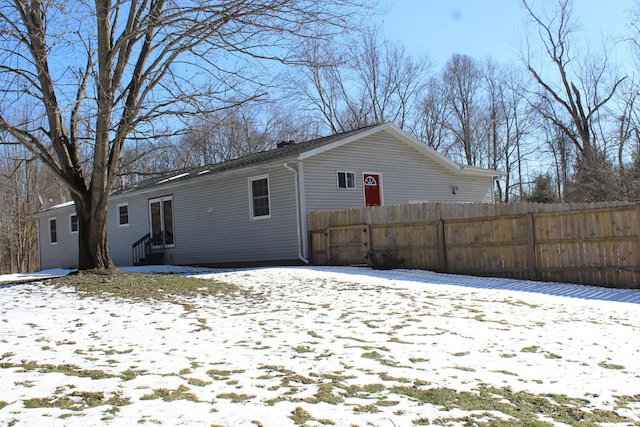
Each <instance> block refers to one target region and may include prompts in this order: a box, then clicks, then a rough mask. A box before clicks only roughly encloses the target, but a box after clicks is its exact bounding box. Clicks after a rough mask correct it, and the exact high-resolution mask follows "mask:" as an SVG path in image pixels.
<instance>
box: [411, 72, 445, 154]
mask: <svg viewBox="0 0 640 427" xmlns="http://www.w3.org/2000/svg"><path fill="white" fill-rule="evenodd" d="M418 114H419V115H418V119H417V123H416V124H415V125H414V129H413V132H412V133H413V134H414V135H415V136H416V138H418V139H420V140H421V141H423V142H424V143H425V144H427V145H428V146H429V147H431V148H434V149H436V150H438V151H442V152H444V153H446V152H448V151H449V148H450V145H449V136H450V135H449V131H448V127H447V123H449V114H450V110H449V108H448V105H447V100H446V97H445V88H444V86H443V83H442V80H440V79H437V78H430V79H429V80H428V81H427V84H426V86H425V88H424V95H423V97H422V101H421V102H420V106H419V110H418Z"/></svg>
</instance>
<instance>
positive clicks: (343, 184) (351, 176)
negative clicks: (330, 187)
mask: <svg viewBox="0 0 640 427" xmlns="http://www.w3.org/2000/svg"><path fill="white" fill-rule="evenodd" d="M338 188H356V174H355V173H354V172H338Z"/></svg>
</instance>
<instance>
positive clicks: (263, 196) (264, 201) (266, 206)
mask: <svg viewBox="0 0 640 427" xmlns="http://www.w3.org/2000/svg"><path fill="white" fill-rule="evenodd" d="M249 194H250V197H251V219H266V218H270V217H271V202H270V201H269V177H268V176H260V177H256V178H250V179H249Z"/></svg>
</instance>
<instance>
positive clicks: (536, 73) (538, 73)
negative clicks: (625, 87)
mask: <svg viewBox="0 0 640 427" xmlns="http://www.w3.org/2000/svg"><path fill="white" fill-rule="evenodd" d="M522 5H523V7H524V9H525V10H526V11H527V13H528V15H529V17H530V18H531V20H532V22H533V24H534V27H535V28H536V30H537V33H538V36H539V38H540V41H541V43H542V48H543V50H544V52H545V54H546V56H547V58H548V59H549V60H550V61H551V65H552V67H553V69H554V70H555V73H554V75H553V76H552V77H545V74H544V73H543V72H542V67H540V68H537V67H536V66H535V65H534V64H533V61H532V58H531V54H530V52H529V53H528V54H527V55H526V57H525V64H526V67H527V69H528V70H529V72H530V73H531V75H532V76H533V78H534V79H535V81H536V82H537V83H538V86H539V88H540V91H539V92H538V94H537V95H538V100H537V101H535V102H532V106H534V107H535V108H536V109H537V111H538V112H539V113H540V114H541V115H542V116H543V117H544V118H545V119H547V120H549V121H551V122H552V123H553V124H554V126H556V127H557V128H558V129H560V130H562V132H564V134H565V135H566V137H567V138H568V139H569V140H570V141H571V142H572V143H573V145H574V147H575V148H576V149H577V151H578V152H579V153H580V155H581V156H582V157H589V156H591V155H595V153H596V151H597V150H596V149H595V148H596V147H595V139H594V135H593V132H592V126H593V120H594V117H595V116H596V115H597V114H598V112H599V111H600V110H601V108H603V107H604V106H605V104H607V102H609V101H610V100H611V98H612V97H613V95H614V93H615V92H616V89H617V88H618V86H619V85H620V83H621V82H622V81H623V80H624V78H614V79H613V80H612V81H611V82H609V81H608V80H607V77H608V75H607V71H608V69H609V67H610V66H609V64H608V60H607V56H606V53H603V54H602V56H601V57H600V58H599V60H598V61H590V62H588V58H585V62H583V63H584V64H586V66H585V67H584V68H583V70H582V71H584V72H585V73H584V75H580V69H579V68H578V69H577V68H576V66H577V65H578V63H579V58H578V57H577V56H576V55H575V54H574V52H573V51H572V49H571V48H572V36H573V34H574V33H575V32H576V31H577V27H576V25H575V23H574V21H573V17H572V8H571V6H572V2H571V0H555V10H554V12H553V13H552V15H551V16H549V17H545V16H544V15H543V14H542V12H538V11H535V10H534V9H533V7H532V3H531V1H530V0H522ZM574 65H575V66H574ZM558 110H560V111H562V114H557V111H558ZM565 114H566V115H567V116H568V118H569V120H568V121H567V120H565V118H564V115H565Z"/></svg>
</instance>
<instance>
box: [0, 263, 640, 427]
mask: <svg viewBox="0 0 640 427" xmlns="http://www.w3.org/2000/svg"><path fill="white" fill-rule="evenodd" d="M137 270H138V271H140V269H137ZM147 270H148V269H147ZM155 271H156V272H162V273H168V272H174V273H182V274H189V275H195V276H197V277H200V278H202V279H215V280H219V281H224V282H227V283H231V284H235V285H237V286H239V287H240V288H242V289H243V290H245V291H248V292H243V293H240V292H238V293H235V294H231V295H226V296H224V297H199V298H183V299H181V300H180V301H178V302H179V303H178V302H177V303H170V302H158V301H148V302H135V301H123V300H117V299H110V298H87V297H85V298H80V297H79V296H78V295H77V294H76V293H75V292H74V291H73V290H72V289H71V288H65V287H62V288H60V287H53V286H49V285H47V284H46V283H47V282H32V283H23V284H19V285H3V286H0V325H1V328H2V329H1V330H2V332H1V334H0V424H2V425H26V426H29V425H50V426H86V425H100V424H104V425H135V424H146V423H148V424H152V425H167V426H170V425H189V426H191V425H206V426H209V425H220V426H293V425H296V424H302V423H304V422H305V421H306V422H307V424H306V425H322V424H329V423H334V425H337V426H350V425H356V426H367V425H371V426H388V427H391V426H398V427H399V426H410V425H414V424H420V425H432V423H436V422H438V420H440V422H441V420H442V419H448V420H454V421H451V423H453V424H447V425H455V420H458V421H459V424H460V425H462V423H463V421H464V417H465V416H468V415H469V414H471V413H473V411H469V410H468V409H467V410H463V409H461V408H460V406H459V405H453V406H451V405H449V406H448V405H443V404H437V403H429V402H432V400H429V401H427V400H426V399H425V398H422V397H421V396H423V394H417V393H418V392H426V391H429V390H439V391H441V392H446V391H447V390H453V391H455V392H457V393H464V392H471V393H473V394H475V395H478V394H481V391H482V390H485V391H486V390H490V391H491V393H493V394H494V395H495V394H497V395H499V396H505V398H504V399H502V400H501V402H502V403H501V404H504V401H506V403H509V401H510V400H509V393H518V392H526V393H529V394H532V395H537V396H541V395H545V396H551V395H555V394H558V395H566V396H567V397H568V398H575V399H582V400H580V402H582V403H581V404H582V405H583V409H584V408H586V410H587V411H589V412H596V411H597V410H598V409H601V410H605V411H615V413H616V414H618V415H620V416H623V417H626V418H625V422H622V423H620V422H619V423H618V424H616V425H640V403H639V400H640V394H639V393H640V364H638V360H640V340H639V339H638V338H639V337H640V334H639V332H640V305H638V304H640V291H638V290H610V289H603V288H591V287H584V286H578V285H562V284H545V283H537V282H527V281H515V280H506V279H489V278H476V277H466V276H454V275H443V274H436V273H432V272H427V271H416V270H397V271H373V270H369V269H364V268H350V267H340V268H338V267H299V268H293V267H288V268H284V267H278V268H257V269H241V270H205V269H193V268H192V269H185V268H181V267H171V266H162V267H159V268H157V269H155ZM2 282H3V280H2V278H0V283H2ZM92 396H93V397H94V400H96V399H97V401H98V403H97V404H92V403H91V397H92ZM523 396H524V394H523ZM621 396H629V398H627V399H626V400H624V402H625V404H624V405H620V404H619V403H620V397H621ZM498 400H499V399H498ZM65 402H66V403H68V404H67V406H64V405H62V403H65ZM74 405H75V406H74ZM511 405H512V406H513V405H515V403H513V401H511ZM3 406H4V407H3ZM484 412H487V411H484ZM296 415H297V416H298V417H296ZM475 416H476V417H481V415H478V414H475ZM484 416H487V415H486V414H485V415H484ZM493 416H495V417H504V418H508V417H507V416H506V415H504V414H496V413H493ZM539 418H540V419H543V420H545V421H547V422H551V418H549V417H548V416H547V417H545V416H543V415H540V416H539ZM476 419H481V418H476ZM636 423H637V424H636ZM549 425H563V424H560V423H558V422H555V423H551V424H549ZM603 425H605V424H603ZM607 425H613V424H607Z"/></svg>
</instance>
